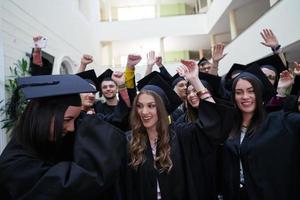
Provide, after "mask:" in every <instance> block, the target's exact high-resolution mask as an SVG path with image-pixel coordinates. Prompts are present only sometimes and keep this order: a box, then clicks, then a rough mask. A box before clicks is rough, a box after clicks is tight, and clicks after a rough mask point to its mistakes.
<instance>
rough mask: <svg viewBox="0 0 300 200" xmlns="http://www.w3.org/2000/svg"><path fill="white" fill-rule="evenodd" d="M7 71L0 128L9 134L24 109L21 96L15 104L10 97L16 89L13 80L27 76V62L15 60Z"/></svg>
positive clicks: (0, 110) (24, 104)
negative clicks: (13, 110) (0, 125)
mask: <svg viewBox="0 0 300 200" xmlns="http://www.w3.org/2000/svg"><path fill="white" fill-rule="evenodd" d="M9 70H10V75H9V76H7V78H8V79H7V80H6V83H5V91H6V97H7V99H8V100H7V102H6V103H5V105H4V106H2V107H1V108H0V113H1V115H4V116H5V117H4V119H2V120H1V122H2V123H3V125H2V127H1V128H4V129H6V131H7V132H9V131H10V130H11V129H12V128H13V127H14V125H15V122H16V120H17V117H18V116H20V115H21V113H22V112H23V111H24V109H25V107H26V101H24V98H23V97H22V96H21V97H20V99H19V100H18V102H15V100H13V99H12V97H13V94H14V92H15V91H16V89H17V83H16V80H15V79H16V78H19V77H24V76H28V75H29V66H28V62H27V60H25V59H24V58H22V59H21V60H17V62H16V63H14V65H13V66H10V67H9ZM3 101H4V100H1V101H0V102H1V103H2V102H3ZM12 101H14V102H12ZM12 107H13V109H15V113H14V112H12Z"/></svg>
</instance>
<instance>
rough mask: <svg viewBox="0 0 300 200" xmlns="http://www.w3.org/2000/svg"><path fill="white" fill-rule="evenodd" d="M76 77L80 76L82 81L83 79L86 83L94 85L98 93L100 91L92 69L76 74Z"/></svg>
mask: <svg viewBox="0 0 300 200" xmlns="http://www.w3.org/2000/svg"><path fill="white" fill-rule="evenodd" d="M76 75H77V76H80V77H81V78H83V79H85V80H86V81H87V82H89V83H91V84H92V85H94V86H95V87H96V89H97V90H98V91H100V84H99V82H98V79H97V76H96V73H95V71H94V70H93V69H91V70H88V71H83V72H80V73H77V74H76Z"/></svg>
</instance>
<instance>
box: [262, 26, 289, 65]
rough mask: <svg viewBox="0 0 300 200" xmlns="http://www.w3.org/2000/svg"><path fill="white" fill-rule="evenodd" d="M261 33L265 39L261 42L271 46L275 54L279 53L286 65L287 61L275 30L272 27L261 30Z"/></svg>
mask: <svg viewBox="0 0 300 200" xmlns="http://www.w3.org/2000/svg"><path fill="white" fill-rule="evenodd" d="M260 35H261V37H262V38H263V40H264V41H263V42H261V44H262V45H264V46H266V47H270V48H271V49H272V51H273V53H274V54H278V56H279V57H280V59H281V60H282V63H283V64H284V65H285V66H286V65H287V62H286V59H285V56H284V54H283V52H282V49H281V45H280V44H279V42H278V39H277V37H276V35H275V34H274V33H273V31H272V30H271V29H263V31H262V32H260Z"/></svg>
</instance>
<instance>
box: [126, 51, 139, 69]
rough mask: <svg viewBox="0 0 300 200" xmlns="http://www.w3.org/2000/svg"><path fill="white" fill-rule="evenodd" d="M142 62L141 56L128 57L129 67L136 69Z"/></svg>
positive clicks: (130, 55) (132, 55) (131, 55)
mask: <svg viewBox="0 0 300 200" xmlns="http://www.w3.org/2000/svg"><path fill="white" fill-rule="evenodd" d="M141 60H142V57H141V56H140V55H134V54H129V55H128V57H127V67H132V68H134V67H135V66H136V65H137V64H138V63H139V62H140V61H141Z"/></svg>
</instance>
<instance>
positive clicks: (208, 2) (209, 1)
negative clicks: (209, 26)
mask: <svg viewBox="0 0 300 200" xmlns="http://www.w3.org/2000/svg"><path fill="white" fill-rule="evenodd" d="M211 3H212V2H211V0H207V8H209V7H210V5H211Z"/></svg>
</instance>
